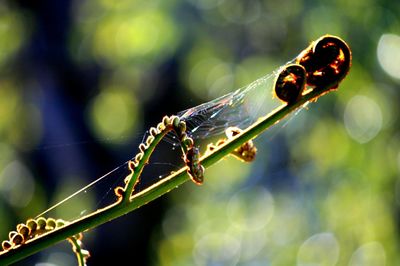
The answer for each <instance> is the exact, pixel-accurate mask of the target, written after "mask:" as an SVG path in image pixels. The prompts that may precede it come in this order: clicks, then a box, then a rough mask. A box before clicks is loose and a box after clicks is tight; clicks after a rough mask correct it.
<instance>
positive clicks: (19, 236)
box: [0, 217, 90, 266]
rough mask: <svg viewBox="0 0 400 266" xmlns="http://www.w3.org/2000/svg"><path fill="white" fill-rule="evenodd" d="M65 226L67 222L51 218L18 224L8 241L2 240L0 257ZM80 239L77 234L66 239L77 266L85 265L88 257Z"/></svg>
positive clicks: (40, 218)
mask: <svg viewBox="0 0 400 266" xmlns="http://www.w3.org/2000/svg"><path fill="white" fill-rule="evenodd" d="M67 224H68V222H66V221H64V220H62V219H58V220H55V219H53V218H47V219H46V218H44V217H39V218H37V219H29V220H27V221H26V223H21V224H18V225H17V228H16V231H11V232H10V233H9V234H8V237H9V240H4V241H3V242H2V243H1V246H2V248H3V251H2V252H0V255H1V254H2V253H5V252H7V251H8V250H10V249H14V248H18V247H19V246H21V245H24V244H25V243H26V242H27V241H29V240H33V239H35V238H37V237H39V236H41V235H44V234H46V233H48V232H51V231H53V230H56V229H58V228H60V227H63V226H65V225H67ZM82 237H83V235H82V233H79V234H77V235H74V236H71V237H69V238H68V241H69V242H70V243H71V245H72V250H73V251H74V253H75V255H76V257H77V259H78V264H79V266H83V265H86V260H87V259H88V258H89V257H90V254H89V252H88V251H87V250H85V249H83V248H82V242H81V240H82Z"/></svg>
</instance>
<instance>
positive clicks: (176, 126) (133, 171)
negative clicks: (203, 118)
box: [114, 116, 204, 201]
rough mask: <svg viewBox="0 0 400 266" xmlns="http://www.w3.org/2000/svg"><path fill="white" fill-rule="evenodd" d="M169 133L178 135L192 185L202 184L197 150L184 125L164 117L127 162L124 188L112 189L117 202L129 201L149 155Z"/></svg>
mask: <svg viewBox="0 0 400 266" xmlns="http://www.w3.org/2000/svg"><path fill="white" fill-rule="evenodd" d="M170 131H174V132H175V133H176V134H177V135H178V139H179V143H180V146H181V150H182V153H183V160H184V162H185V164H186V165H187V167H188V170H187V172H188V174H189V176H190V177H191V179H192V180H193V182H194V183H196V184H198V185H199V184H202V182H203V172H204V168H203V167H202V166H201V165H200V163H199V157H200V155H199V151H198V149H197V148H196V147H194V141H193V139H192V138H190V137H189V136H188V135H187V133H186V123H185V122H184V121H181V120H180V119H179V117H177V116H170V117H169V116H164V118H163V120H162V122H160V123H159V124H158V125H157V127H152V128H150V130H149V133H150V135H149V136H148V137H147V139H146V141H145V142H144V143H141V144H140V145H139V152H138V153H137V154H136V156H135V157H134V159H133V160H131V161H129V162H128V164H129V170H130V174H129V175H128V176H127V177H126V178H125V187H124V188H122V187H120V186H118V187H116V188H115V189H114V192H115V194H116V195H117V196H118V198H119V200H126V201H127V200H129V198H130V196H131V195H132V193H133V191H134V189H135V187H136V185H137V183H138V182H139V181H140V174H141V173H142V171H143V168H144V167H145V166H146V165H147V163H148V161H149V159H150V156H151V154H152V153H153V151H154V149H155V148H156V147H157V145H158V144H159V143H160V141H161V140H162V139H163V138H164V137H165V135H166V134H167V133H168V132H170Z"/></svg>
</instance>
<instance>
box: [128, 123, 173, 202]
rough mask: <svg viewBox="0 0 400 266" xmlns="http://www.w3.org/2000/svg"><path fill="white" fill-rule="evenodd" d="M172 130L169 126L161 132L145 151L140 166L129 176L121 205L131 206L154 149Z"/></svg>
mask: <svg viewBox="0 0 400 266" xmlns="http://www.w3.org/2000/svg"><path fill="white" fill-rule="evenodd" d="M171 130H172V127H171V126H169V127H168V128H166V129H165V130H163V131H162V132H160V134H157V135H156V136H155V137H154V140H153V142H152V143H151V144H150V145H149V147H148V148H147V149H146V150H145V151H144V153H143V157H142V159H141V160H140V161H139V162H138V165H137V166H136V167H135V169H134V171H132V172H131V173H130V174H129V176H128V177H129V181H128V184H127V186H126V188H125V193H124V194H125V195H124V197H123V199H122V201H121V204H129V202H130V198H131V195H132V192H133V190H134V188H135V185H136V183H137V181H138V178H139V177H140V175H141V174H142V172H143V168H144V167H145V166H146V165H147V163H148V161H149V159H150V156H151V155H152V154H153V151H154V149H155V148H156V147H157V145H158V144H159V143H160V141H161V140H162V139H163V138H164V137H165V135H166V134H167V133H168V132H170V131H171Z"/></svg>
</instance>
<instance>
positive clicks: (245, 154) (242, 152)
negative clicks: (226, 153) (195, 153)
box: [207, 127, 257, 162]
mask: <svg viewBox="0 0 400 266" xmlns="http://www.w3.org/2000/svg"><path fill="white" fill-rule="evenodd" d="M242 132H243V130H241V129H240V128H238V127H228V128H227V129H226V130H225V135H226V137H227V139H220V140H218V141H217V143H216V144H212V143H211V144H208V146H207V152H213V151H214V150H215V149H216V148H217V147H218V146H221V145H222V144H224V143H225V142H226V141H228V140H230V139H232V138H234V137H235V136H237V135H239V134H240V133H242ZM230 154H231V155H233V156H234V157H235V158H236V159H238V160H240V161H243V162H252V161H254V159H255V157H256V154H257V147H256V146H255V145H254V143H253V141H252V140H249V141H246V142H245V143H243V144H242V145H240V146H239V147H238V148H236V149H235V150H234V151H232V152H231V153H230Z"/></svg>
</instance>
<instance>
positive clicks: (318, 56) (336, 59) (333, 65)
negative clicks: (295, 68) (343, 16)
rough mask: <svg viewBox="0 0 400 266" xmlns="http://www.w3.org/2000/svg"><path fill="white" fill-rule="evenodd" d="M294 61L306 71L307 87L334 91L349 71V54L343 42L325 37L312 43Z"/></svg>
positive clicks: (332, 37) (348, 49)
mask: <svg viewBox="0 0 400 266" xmlns="http://www.w3.org/2000/svg"><path fill="white" fill-rule="evenodd" d="M296 61H297V63H298V64H300V65H302V66H304V67H305V69H306V72H307V85H309V86H315V87H325V88H329V87H331V88H332V89H334V88H336V87H337V85H338V84H339V82H340V81H341V80H342V79H343V78H344V77H345V76H346V75H347V72H348V71H349V69H350V65H351V52H350V48H349V47H348V46H347V44H346V43H345V42H344V41H343V40H341V39H340V38H338V37H335V36H330V35H327V36H324V37H321V38H320V39H318V40H317V41H315V42H313V43H312V44H311V45H310V46H309V47H308V48H307V49H306V50H305V51H304V52H303V53H301V54H300V55H299V57H298V58H297V60H296Z"/></svg>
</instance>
